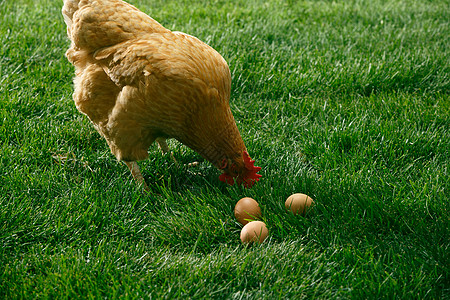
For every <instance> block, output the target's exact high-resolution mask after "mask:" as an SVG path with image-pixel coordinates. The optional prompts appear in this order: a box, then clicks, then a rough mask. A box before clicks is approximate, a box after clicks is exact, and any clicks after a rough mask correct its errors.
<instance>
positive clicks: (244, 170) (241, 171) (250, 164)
mask: <svg viewBox="0 0 450 300" xmlns="http://www.w3.org/2000/svg"><path fill="white" fill-rule="evenodd" d="M219 169H221V170H223V173H222V174H221V175H220V176H219V180H220V181H223V182H225V183H228V184H229V185H233V184H234V183H237V184H242V185H243V186H245V187H246V188H250V187H252V186H253V185H254V184H255V182H257V181H259V178H260V177H262V175H259V174H257V172H258V171H260V170H261V167H256V166H255V161H254V160H252V159H251V158H250V155H248V152H247V151H244V152H243V153H242V158H239V159H236V160H227V159H226V158H224V159H223V161H222V165H221V166H220V167H219Z"/></svg>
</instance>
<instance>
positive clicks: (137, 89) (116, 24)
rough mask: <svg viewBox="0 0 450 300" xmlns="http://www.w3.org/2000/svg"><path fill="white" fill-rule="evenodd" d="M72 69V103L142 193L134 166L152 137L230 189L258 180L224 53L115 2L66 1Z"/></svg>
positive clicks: (145, 154)
mask: <svg viewBox="0 0 450 300" xmlns="http://www.w3.org/2000/svg"><path fill="white" fill-rule="evenodd" d="M62 13H63V16H64V20H65V22H66V24H67V34H68V36H69V38H70V40H71V41H72V43H71V46H70V48H69V49H68V50H67V52H66V56H67V58H68V60H69V61H70V62H71V63H72V64H73V65H74V66H75V74H76V76H75V79H74V83H75V91H74V94H73V98H74V101H75V104H76V107H77V108H78V110H79V111H81V112H82V113H84V114H86V115H87V116H88V117H89V119H90V120H91V121H92V123H93V124H94V126H95V128H96V129H97V131H98V132H99V133H100V134H101V135H102V136H103V137H104V138H105V139H106V141H107V142H108V145H109V147H110V149H111V151H112V153H113V154H114V155H115V156H116V158H117V159H118V160H122V161H124V162H125V163H126V164H127V166H128V167H129V168H130V170H131V172H132V174H133V177H134V178H135V179H136V180H137V181H138V182H140V183H141V184H143V185H144V187H146V188H147V186H146V184H145V181H144V179H143V177H142V175H141V172H140V171H139V167H138V165H137V163H136V161H138V160H144V159H146V158H147V157H148V152H147V151H148V148H149V146H150V145H151V144H152V143H153V142H154V141H155V140H156V141H157V142H158V143H159V145H160V147H161V149H162V150H163V151H165V152H166V151H167V150H168V147H167V144H166V139H167V138H175V139H177V140H178V141H180V142H181V143H183V144H185V145H186V146H188V147H190V148H191V149H193V150H195V151H196V152H198V153H199V154H200V155H202V156H203V157H204V158H206V159H207V160H208V161H210V162H211V163H212V164H213V165H214V166H216V167H217V168H219V169H221V170H223V174H222V175H220V177H219V179H220V180H221V181H224V182H226V183H228V184H233V183H235V182H238V183H242V184H243V185H244V186H246V187H250V186H252V185H253V184H254V183H255V182H256V181H258V180H259V177H261V175H259V174H257V172H258V171H259V170H260V169H261V168H259V167H255V166H254V161H252V160H251V159H250V157H249V155H248V153H247V149H246V147H245V145H244V143H243V141H242V138H241V136H240V134H239V131H238V128H237V126H236V122H235V120H234V118H233V115H232V113H231V110H230V106H229V99H230V89H231V76H230V71H229V68H228V65H227V63H226V61H225V60H224V59H223V58H222V56H221V55H220V54H219V53H218V52H217V51H215V50H214V49H213V48H211V47H210V46H208V45H206V44H205V43H203V42H201V41H200V40H199V39H197V38H195V37H193V36H190V35H188V34H185V33H182V32H172V31H170V30H168V29H166V28H164V27H163V26H162V25H160V24H159V23H158V22H156V21H155V20H153V19H152V18H150V17H149V16H147V15H146V14H144V13H143V12H141V11H139V10H138V9H137V8H136V7H134V6H132V5H130V4H128V3H126V2H124V1H121V0H64V7H63V9H62Z"/></svg>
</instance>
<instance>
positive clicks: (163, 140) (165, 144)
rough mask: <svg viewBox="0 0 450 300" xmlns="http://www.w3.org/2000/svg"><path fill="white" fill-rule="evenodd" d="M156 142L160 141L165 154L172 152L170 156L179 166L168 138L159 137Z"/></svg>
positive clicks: (160, 147) (160, 146)
mask: <svg viewBox="0 0 450 300" xmlns="http://www.w3.org/2000/svg"><path fill="white" fill-rule="evenodd" d="M156 142H158V145H159V149H161V151H162V153H164V154H167V153H170V157H172V159H173V161H174V162H175V164H176V165H177V166H178V162H177V160H176V159H175V156H173V153H172V151H170V149H169V146H168V145H167V142H166V139H165V138H157V139H156Z"/></svg>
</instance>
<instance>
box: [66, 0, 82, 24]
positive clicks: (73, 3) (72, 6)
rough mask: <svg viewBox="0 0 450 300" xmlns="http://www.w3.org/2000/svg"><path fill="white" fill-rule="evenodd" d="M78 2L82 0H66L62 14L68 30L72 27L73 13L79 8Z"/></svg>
mask: <svg viewBox="0 0 450 300" xmlns="http://www.w3.org/2000/svg"><path fill="white" fill-rule="evenodd" d="M78 3H80V0H64V6H63V8H62V15H63V17H64V22H66V25H67V29H68V30H69V29H70V28H71V27H72V19H73V14H74V13H75V12H76V11H77V10H78Z"/></svg>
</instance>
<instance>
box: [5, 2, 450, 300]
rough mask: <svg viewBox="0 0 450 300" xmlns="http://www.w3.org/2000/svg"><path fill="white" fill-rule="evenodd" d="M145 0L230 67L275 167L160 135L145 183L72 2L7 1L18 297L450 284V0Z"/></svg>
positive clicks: (9, 284) (238, 111)
mask: <svg viewBox="0 0 450 300" xmlns="http://www.w3.org/2000/svg"><path fill="white" fill-rule="evenodd" d="M132 3H133V4H135V5H136V6H138V7H139V8H140V9H142V10H143V11H145V12H146V13H148V14H150V15H151V16H152V17H154V18H155V19H156V20H158V21H160V22H161V23H162V24H163V25H164V26H166V27H167V28H169V29H172V30H179V31H184V32H187V33H189V34H192V35H195V36H197V37H199V38H200V39H201V40H203V41H205V42H207V43H208V44H210V45H211V46H213V47H214V48H215V49H217V50H218V51H219V52H220V53H221V54H222V55H223V56H224V58H225V59H226V60H227V61H228V63H229V66H230V70H231V72H232V78H233V89H232V99H231V107H232V111H233V113H234V115H235V118H236V120H237V121H238V127H239V128H240V130H241V132H242V136H243V139H244V141H245V143H246V145H247V148H248V149H249V152H250V154H251V156H252V157H253V158H255V159H256V160H257V165H258V166H261V167H263V170H262V172H261V173H262V175H263V176H264V177H263V178H262V180H261V181H260V182H259V183H258V184H257V185H255V186H254V188H252V189H248V190H246V189H243V188H239V187H235V186H233V187H227V186H224V185H223V184H222V183H221V182H219V180H218V174H219V172H218V171H217V170H216V169H214V168H213V167H212V166H211V165H210V164H209V163H207V162H204V161H202V162H201V164H200V166H199V167H198V168H196V169H190V168H186V167H177V166H176V165H175V164H174V163H173V162H172V161H171V160H170V158H168V157H165V156H163V155H162V154H161V153H160V152H159V151H158V150H157V147H156V146H152V147H151V148H150V149H149V153H150V158H149V159H148V160H147V161H145V162H141V163H140V165H141V166H142V170H143V172H144V176H145V177H146V180H147V182H148V183H149V185H150V186H151V192H150V193H149V194H144V193H142V192H141V190H140V189H139V187H137V186H136V185H135V183H134V182H133V180H132V178H131V176H130V174H129V172H128V170H127V169H126V167H125V166H124V165H123V164H120V163H118V162H117V161H116V160H115V158H114V157H113V156H112V155H111V154H110V152H109V149H108V147H107V145H106V142H105V141H104V140H103V139H102V138H100V137H99V135H98V133H97V132H96V131H95V130H94V128H93V127H92V126H91V124H90V123H89V122H88V120H87V118H86V117H85V116H83V115H81V114H80V113H78V112H77V110H76V108H75V106H74V104H73V101H72V99H71V94H72V90H73V86H72V77H73V68H72V66H71V65H70V64H69V63H68V62H67V60H66V59H65V57H64V52H65V50H66V49H67V47H68V45H69V41H68V40H67V38H66V36H65V24H64V22H63V19H62V16H61V14H60V9H61V6H62V1H49V0H35V1H31V0H16V1H6V0H3V1H1V0H0V124H1V126H0V140H1V145H0V153H1V154H0V191H1V192H0V298H58V299H60V298H83V299H87V298H91V299H92V298H119V297H120V298H170V299H172V298H188V297H189V298H219V299H220V298H225V299H234V298H236V299H261V298H263V299H264V298H265V299H274V298H280V299H285V298H290V299H302V298H304V299H311V298H322V299H338V298H344V299H348V298H350V299H364V298H377V299H378V298H388V299H424V298H425V299H442V298H444V299H449V298H450V288H449V287H450V272H449V270H450V255H449V253H450V242H449V241H450V232H449V229H450V228H449V227H450V226H449V224H450V218H449V215H450V211H449V208H450V201H449V188H450V186H449V181H450V180H449V170H448V167H449V165H450V99H449V80H450V79H449V73H450V67H449V66H450V64H449V61H450V57H449V50H448V49H450V43H449V35H450V29H449V28H450V24H449V20H450V13H449V10H448V1H445V0H441V1H399V0H396V1H382V0H375V1H369V0H366V1H363V0H360V1H357V0H355V1H258V0H246V1H242V0H239V1H214V2H213V1H171V0H170V1H145V0H136V1H132ZM170 146H171V148H172V149H173V152H174V155H175V157H176V159H177V160H178V161H180V162H181V163H185V164H186V163H189V162H191V161H195V160H200V161H201V158H200V157H199V155H197V154H196V153H195V152H193V151H191V150H190V149H188V148H186V147H184V146H182V145H180V144H179V143H177V142H175V141H173V142H171V143H170ZM295 192H303V193H306V194H308V195H310V196H311V197H313V198H314V199H315V200H316V203H317V205H316V206H315V209H314V211H313V213H312V214H311V215H309V216H308V217H306V218H303V217H294V216H293V215H290V214H287V213H285V211H284V201H285V199H286V198H287V197H288V196H289V195H290V194H292V193H295ZM244 196H249V197H253V198H254V199H256V200H257V201H258V202H259V203H260V205H261V207H262V209H263V216H264V221H265V222H266V223H267V225H268V228H269V230H270V237H269V238H268V240H267V241H266V242H265V243H264V244H262V245H261V246H256V247H248V248H247V247H245V246H243V245H241V244H240V240H239V232H240V228H241V227H240V226H239V225H238V224H237V222H236V220H235V219H234V216H233V207H234V204H235V203H236V202H237V201H238V200H239V199H240V198H242V197H244Z"/></svg>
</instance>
